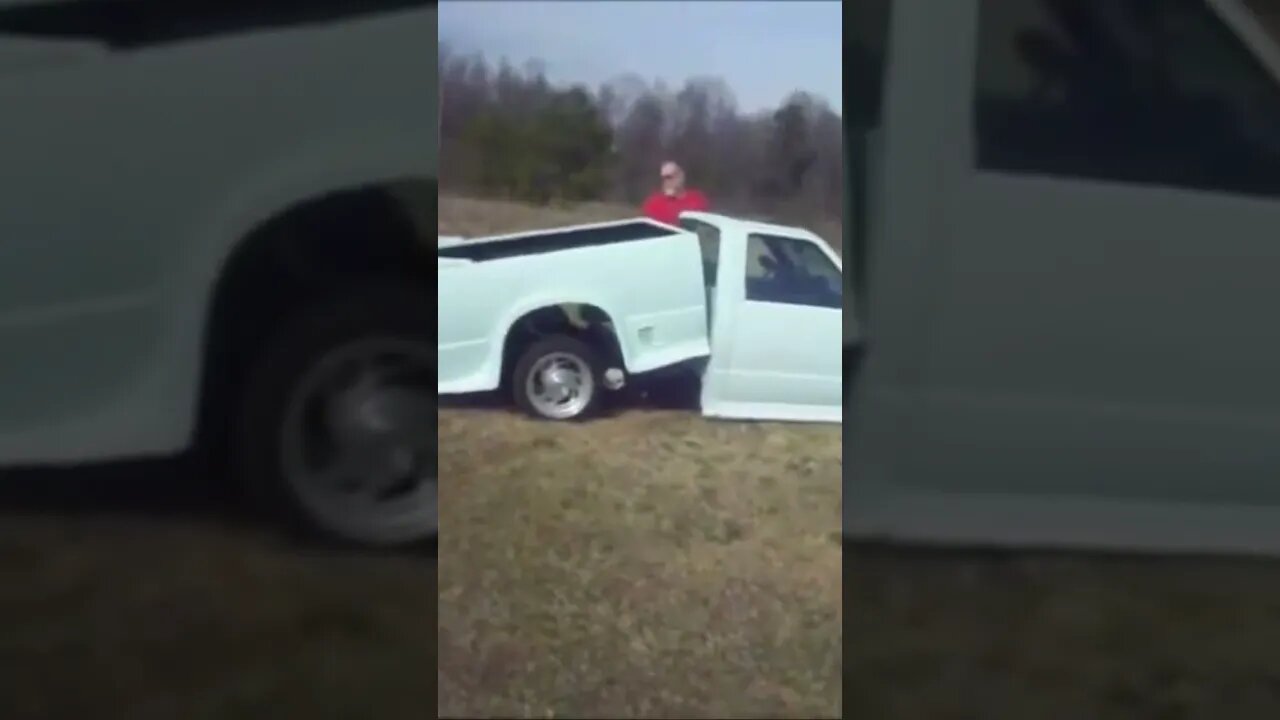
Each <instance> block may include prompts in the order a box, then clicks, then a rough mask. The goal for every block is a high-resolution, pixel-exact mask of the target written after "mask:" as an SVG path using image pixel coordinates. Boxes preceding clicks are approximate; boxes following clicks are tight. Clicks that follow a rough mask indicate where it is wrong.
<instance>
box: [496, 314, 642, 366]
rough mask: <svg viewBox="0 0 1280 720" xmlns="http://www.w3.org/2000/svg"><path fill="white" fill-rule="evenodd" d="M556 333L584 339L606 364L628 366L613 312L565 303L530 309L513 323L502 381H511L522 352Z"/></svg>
mask: <svg viewBox="0 0 1280 720" xmlns="http://www.w3.org/2000/svg"><path fill="white" fill-rule="evenodd" d="M552 335H567V336H569V337H574V338H577V339H579V340H582V341H583V342H586V343H587V344H589V345H591V347H592V348H593V349H595V350H596V351H597V352H599V353H600V356H601V359H603V361H604V362H605V363H606V367H617V368H623V367H624V364H625V363H624V360H623V356H622V345H621V343H620V342H619V340H618V334H617V326H616V325H615V324H614V322H613V318H611V317H610V316H609V313H607V312H605V311H604V310H603V309H601V308H600V307H599V306H596V305H592V304H589V303H561V304H559V305H547V306H545V307H540V308H538V309H536V310H532V311H530V312H527V313H525V314H524V315H522V316H520V318H519V319H518V320H516V321H515V322H514V323H512V324H511V327H510V328H509V329H508V330H507V336H506V338H504V339H503V343H502V379H501V382H502V384H504V385H505V384H506V383H507V382H508V381H509V380H510V378H511V373H512V372H513V371H514V370H515V366H516V363H517V362H519V360H520V355H521V353H523V352H524V351H525V350H526V349H528V347H529V346H530V345H532V344H533V343H535V342H537V341H538V340H541V339H543V338H546V337H549V336H552Z"/></svg>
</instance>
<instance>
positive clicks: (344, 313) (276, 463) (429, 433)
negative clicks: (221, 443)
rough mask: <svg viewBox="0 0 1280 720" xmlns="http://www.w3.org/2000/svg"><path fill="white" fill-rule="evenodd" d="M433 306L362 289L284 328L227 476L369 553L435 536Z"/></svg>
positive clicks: (255, 369)
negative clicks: (431, 375) (234, 475)
mask: <svg viewBox="0 0 1280 720" xmlns="http://www.w3.org/2000/svg"><path fill="white" fill-rule="evenodd" d="M434 304H435V303H434V298H432V297H431V296H430V294H428V293H426V292H423V291H421V290H419V289H415V288H412V287H409V286H408V284H407V283H406V284H404V285H397V284H392V285H389V286H377V287H375V286H369V287H359V288H355V289H352V290H350V291H347V292H344V293H341V294H340V296H339V297H336V298H331V299H329V300H326V301H320V302H317V303H312V304H311V305H310V306H309V307H306V308H305V309H303V311H302V312H300V313H298V314H297V315H296V316H294V317H293V318H292V319H290V320H288V321H286V322H284V323H283V324H282V325H281V326H280V328H279V329H278V331H277V332H276V333H275V334H274V336H273V337H272V338H271V339H270V340H269V341H268V343H267V346H266V348H265V349H264V351H263V352H262V354H261V355H260V356H259V357H258V359H257V361H256V362H255V363H253V366H252V368H251V369H250V371H249V374H248V378H247V380H246V383H245V391H244V395H243V396H242V397H241V399H240V403H239V413H238V418H239V421H240V422H239V426H238V428H236V430H235V431H234V434H233V446H232V457H233V459H234V462H233V464H232V468H233V469H234V471H235V472H237V473H238V474H239V479H240V480H241V481H243V482H245V483H246V484H247V486H248V487H249V488H250V489H252V490H254V491H255V494H256V495H257V496H258V497H259V498H260V499H263V500H267V501H270V502H271V504H272V505H273V507H274V508H275V509H277V510H280V511H283V512H284V514H285V515H286V517H288V518H291V519H292V520H294V521H295V525H296V526H297V527H299V528H301V529H304V530H307V531H309V532H310V533H311V534H313V535H315V534H318V535H320V536H322V537H325V538H328V539H330V540H335V541H339V542H342V543H344V544H353V545H358V546H364V547H396V546H408V545H415V544H418V543H422V542H426V541H429V540H431V539H434V538H435V537H436V535H437V533H438V528H439V513H438V510H437V491H436V478H437V475H436V453H437V444H436V405H437V403H436V395H435V391H434V390H429V389H428V387H427V382H429V381H430V380H429V378H428V377H427V375H428V374H429V371H431V370H434V368H435V362H436V355H435V348H433V347H432V344H431V340H430V337H429V335H430V334H431V327H432V324H431V323H432V322H433V315H432V308H433V307H434Z"/></svg>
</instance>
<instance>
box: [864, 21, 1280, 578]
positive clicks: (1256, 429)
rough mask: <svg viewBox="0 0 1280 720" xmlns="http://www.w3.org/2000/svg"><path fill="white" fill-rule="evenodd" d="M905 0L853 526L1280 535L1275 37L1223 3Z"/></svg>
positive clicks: (918, 537) (1265, 542) (1191, 536)
mask: <svg viewBox="0 0 1280 720" xmlns="http://www.w3.org/2000/svg"><path fill="white" fill-rule="evenodd" d="M853 4H854V5H860V4H861V3H853ZM872 4H875V3H872ZM891 6H892V17H891V20H890V22H889V23H888V26H887V27H888V31H887V37H888V39H889V42H888V44H887V45H888V49H887V53H886V57H887V58H888V62H887V63H885V70H884V74H883V80H884V93H883V96H882V98H883V113H882V115H883V118H882V123H881V126H882V130H883V132H884V143H883V151H884V157H883V173H882V177H881V178H879V187H878V191H879V192H880V193H882V197H881V199H880V200H879V201H878V202H877V203H875V206H874V207H872V208H870V211H871V213H872V214H873V215H878V216H879V221H878V222H876V223H874V224H873V225H875V226H876V230H874V231H873V232H872V233H871V236H870V247H871V252H870V257H871V264H870V267H869V271H870V272H869V274H868V281H869V282H868V285H867V291H868V292H869V298H868V305H867V308H866V309H867V317H868V321H867V323H868V325H867V328H866V332H867V334H868V343H867V347H868V353H867V357H866V359H865V363H864V366H863V368H862V369H861V371H860V373H859V376H858V378H857V385H856V388H855V391H854V392H853V393H852V397H853V398H854V399H853V401H852V403H853V408H852V409H853V412H854V415H855V417H854V421H853V422H852V423H851V424H850V426H849V427H848V428H847V433H848V435H847V438H846V452H847V456H846V463H845V472H846V477H845V498H844V512H845V523H846V534H847V536H848V537H850V538H854V539H882V540H883V539H887V540H893V541H905V542H930V543H932V542H938V543H948V544H970V545H972V544H977V545H1009V546H1061V547H1082V548H1107V549H1116V550H1140V551H1193V552H1199V551H1207V552H1243V553H1253V552H1262V553H1268V554H1277V553H1280V383H1277V381H1276V379H1275V375H1276V368H1277V367H1280V333H1277V332H1276V331H1275V308H1277V307H1280V283H1277V282H1276V275H1277V272H1280V242H1277V237H1280V89H1278V85H1277V79H1278V78H1280V72H1278V70H1280V48H1277V45H1276V43H1275V40H1274V37H1273V36H1272V35H1270V34H1268V33H1267V32H1266V31H1265V30H1264V28H1263V26H1262V24H1261V23H1259V22H1258V19H1257V18H1256V17H1255V16H1254V15H1253V14H1252V13H1250V11H1249V9H1248V7H1247V6H1246V5H1245V4H1243V3H1241V2H1236V1H1235V0H1164V1H1163V2H1159V3H1142V4H1138V3H1120V2H1116V1H1115V0H1079V1H1077V2H1070V3H1063V2H1050V1H1048V0H1045V1H1039V0H1037V1H1031V0H1028V1H1027V2H1015V3H1011V2H1003V1H1002V0H951V1H949V2H945V3H940V2H936V1H931V0H895V1H894V2H892V3H891Z"/></svg>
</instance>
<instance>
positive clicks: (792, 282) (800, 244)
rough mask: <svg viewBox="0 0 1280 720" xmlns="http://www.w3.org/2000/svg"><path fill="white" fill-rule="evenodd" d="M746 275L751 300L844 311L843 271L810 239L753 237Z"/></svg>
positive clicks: (751, 238) (749, 242) (749, 241)
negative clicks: (841, 273) (841, 272)
mask: <svg viewBox="0 0 1280 720" xmlns="http://www.w3.org/2000/svg"><path fill="white" fill-rule="evenodd" d="M746 273H747V274H746V284H747V300H751V301H755V302H768V303H781V304H784V305H807V306H809V307H822V308H836V309H841V308H843V297H842V290H843V287H844V281H843V278H841V276H840V270H839V269H838V268H837V267H836V266H835V264H834V263H832V262H831V260H830V258H828V257H827V256H826V255H825V254H824V253H823V252H822V251H821V250H819V249H818V246H817V245H814V244H813V243H812V242H809V241H807V240H799V239H796V238H788V237H780V236H777V235H759V234H757V235H752V236H750V237H749V238H748V239H747V267H746Z"/></svg>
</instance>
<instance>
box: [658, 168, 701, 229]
mask: <svg viewBox="0 0 1280 720" xmlns="http://www.w3.org/2000/svg"><path fill="white" fill-rule="evenodd" d="M710 208H711V204H710V203H708V202H707V196H706V195H703V194H702V193H700V192H698V191H697V190H693V189H691V188H686V187H685V186H684V170H681V169H680V166H679V165H677V164H675V163H673V162H670V161H668V162H664V163H662V190H660V191H659V192H656V193H654V194H652V195H650V196H649V199H647V200H645V201H644V207H643V212H644V215H645V217H647V218H649V219H651V220H657V221H658V222H660V223H666V224H668V225H675V224H677V223H679V222H680V213H682V212H684V211H685V210H709V209H710Z"/></svg>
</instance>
